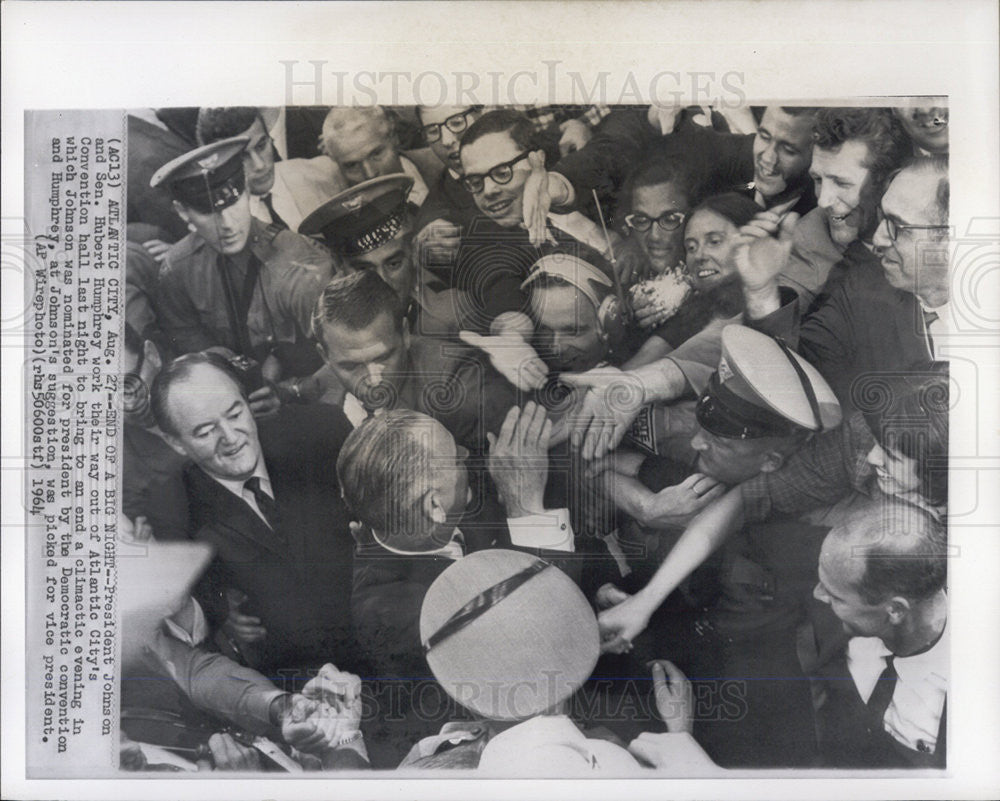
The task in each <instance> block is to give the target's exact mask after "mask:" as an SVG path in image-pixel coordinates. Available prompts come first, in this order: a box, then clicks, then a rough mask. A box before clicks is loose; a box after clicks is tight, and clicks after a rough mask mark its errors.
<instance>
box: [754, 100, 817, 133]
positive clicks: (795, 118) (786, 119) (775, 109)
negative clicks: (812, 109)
mask: <svg viewBox="0 0 1000 801" xmlns="http://www.w3.org/2000/svg"><path fill="white" fill-rule="evenodd" d="M760 125H761V127H762V128H767V130H768V131H769V132H770V133H771V135H772V136H775V137H778V138H779V139H788V140H800V141H801V140H809V139H812V131H813V122H812V119H811V118H810V116H809V115H808V114H798V115H795V114H789V113H788V112H787V111H784V110H782V108H781V107H780V106H768V107H767V108H766V109H764V116H763V117H762V118H761V121H760Z"/></svg>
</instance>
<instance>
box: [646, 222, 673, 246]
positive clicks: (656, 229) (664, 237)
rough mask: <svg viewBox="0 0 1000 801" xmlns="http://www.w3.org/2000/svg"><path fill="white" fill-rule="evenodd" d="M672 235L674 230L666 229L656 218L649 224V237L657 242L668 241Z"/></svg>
mask: <svg viewBox="0 0 1000 801" xmlns="http://www.w3.org/2000/svg"><path fill="white" fill-rule="evenodd" d="M672 235H673V231H664V230H663V227H662V226H661V225H660V224H659V223H658V222H657V221H656V220H653V224H652V225H651V226H649V238H650V239H652V240H654V241H656V242H666V241H668V240H669V239H670V237H671V236H672Z"/></svg>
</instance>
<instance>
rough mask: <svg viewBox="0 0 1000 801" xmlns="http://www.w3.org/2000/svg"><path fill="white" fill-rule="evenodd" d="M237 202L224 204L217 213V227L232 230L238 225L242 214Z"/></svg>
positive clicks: (226, 230) (227, 230)
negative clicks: (229, 204)
mask: <svg viewBox="0 0 1000 801" xmlns="http://www.w3.org/2000/svg"><path fill="white" fill-rule="evenodd" d="M239 205H240V204H239V203H234V204H233V205H231V206H226V208H224V209H223V210H222V211H221V212H219V214H218V219H219V227H220V228H221V229H222V230H223V232H229V231H234V230H236V229H237V228H238V227H239V221H240V218H241V216H242V209H240V208H239Z"/></svg>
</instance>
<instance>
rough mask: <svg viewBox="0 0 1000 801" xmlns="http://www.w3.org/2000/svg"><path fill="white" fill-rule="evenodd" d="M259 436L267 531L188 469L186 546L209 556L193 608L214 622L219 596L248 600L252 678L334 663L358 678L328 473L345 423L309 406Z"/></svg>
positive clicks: (223, 608) (220, 610)
mask: <svg viewBox="0 0 1000 801" xmlns="http://www.w3.org/2000/svg"><path fill="white" fill-rule="evenodd" d="M258 430H259V433H260V439H261V446H262V449H263V453H264V461H265V463H266V465H267V469H268V473H269V475H270V478H271V484H272V488H273V490H274V496H275V502H276V505H277V509H278V521H277V522H276V525H275V528H274V530H272V529H270V528H269V527H268V526H267V525H266V524H265V523H264V521H263V520H261V518H260V517H259V516H258V515H257V514H256V513H255V512H254V511H253V510H252V509H251V508H250V506H249V505H247V503H246V502H245V501H243V500H242V498H238V497H236V496H235V495H234V494H233V493H231V492H230V491H229V490H227V489H226V488H225V487H223V486H222V485H221V484H219V483H218V482H216V481H215V480H213V479H212V478H210V477H209V476H208V475H207V474H206V473H205V472H204V471H202V470H201V469H200V468H198V467H197V466H194V465H192V466H190V467H189V468H188V469H187V471H186V475H185V478H186V480H187V488H188V497H189V499H190V503H191V519H192V528H193V532H194V538H195V539H197V540H202V541H204V542H208V543H209V544H211V545H213V546H214V547H215V549H216V555H215V560H214V563H213V565H212V567H211V568H210V570H209V573H208V575H207V576H206V579H205V580H204V581H203V583H202V586H201V588H200V593H199V595H200V598H199V600H201V601H202V605H203V607H204V608H205V611H206V614H207V615H208V617H209V619H210V621H211V622H213V623H215V624H219V623H221V622H222V621H223V620H224V619H225V617H226V615H227V614H228V607H227V605H226V602H225V599H224V597H223V596H222V591H223V590H224V588H226V587H234V588H237V589H240V590H242V591H243V592H245V593H246V594H247V595H248V596H249V600H248V601H247V602H246V603H245V604H244V606H243V611H244V612H245V613H246V614H252V615H256V616H257V617H259V618H260V619H261V623H262V625H263V626H264V627H265V628H266V629H267V631H268V634H267V637H266V639H265V640H264V642H263V644H262V645H261V648H260V649H259V651H260V653H259V660H258V669H260V670H264V671H269V670H276V669H279V668H303V667H313V666H318V665H320V664H322V663H324V662H334V663H335V664H336V665H337V666H338V667H341V668H345V669H348V670H353V671H355V672H357V671H359V670H361V669H363V667H364V666H363V665H362V664H360V663H359V662H358V660H357V649H356V648H355V647H354V643H353V640H352V637H351V626H350V611H349V605H350V586H351V554H352V550H353V540H352V538H351V536H350V533H349V527H348V523H349V519H350V518H349V514H348V512H347V509H346V507H345V506H344V504H343V501H342V500H341V497H340V490H339V488H338V486H337V483H336V470H335V467H336V459H337V454H338V453H339V450H340V445H341V444H342V443H343V441H344V439H345V438H346V436H347V434H348V433H349V432H350V424H349V423H348V422H347V419H346V418H345V417H344V416H343V413H342V412H341V411H340V410H339V409H335V408H333V407H329V406H324V405H320V404H317V405H315V406H290V407H286V408H284V409H283V410H282V412H281V413H280V414H279V416H278V418H276V419H274V420H271V421H263V422H262V423H261V424H260V425H259V427H258ZM269 675H270V674H269Z"/></svg>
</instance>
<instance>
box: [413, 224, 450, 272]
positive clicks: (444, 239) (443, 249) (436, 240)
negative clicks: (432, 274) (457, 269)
mask: <svg viewBox="0 0 1000 801" xmlns="http://www.w3.org/2000/svg"><path fill="white" fill-rule="evenodd" d="M461 234H462V229H461V227H460V226H458V225H455V224H454V223H450V222H448V221H447V220H443V219H437V220H431V221H430V222H429V223H427V225H425V226H424V227H423V228H421V229H420V231H419V232H418V233H417V235H416V236H415V237H414V238H413V244H414V246H415V248H416V253H417V257H418V259H419V262H418V263H419V264H422V265H425V264H434V265H442V264H454V263H455V260H456V259H457V257H458V248H459V245H460V244H461V241H462V238H461Z"/></svg>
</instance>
